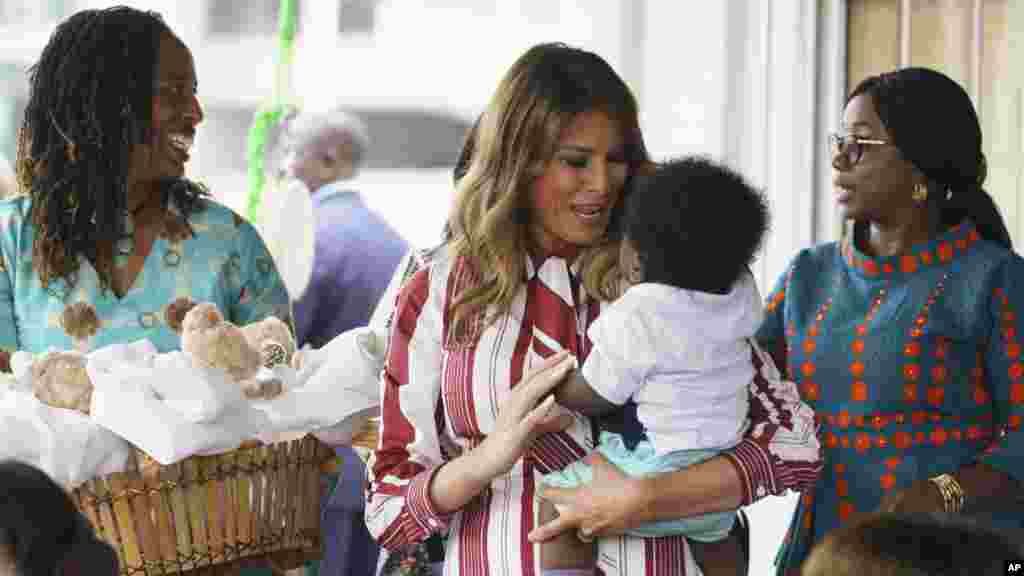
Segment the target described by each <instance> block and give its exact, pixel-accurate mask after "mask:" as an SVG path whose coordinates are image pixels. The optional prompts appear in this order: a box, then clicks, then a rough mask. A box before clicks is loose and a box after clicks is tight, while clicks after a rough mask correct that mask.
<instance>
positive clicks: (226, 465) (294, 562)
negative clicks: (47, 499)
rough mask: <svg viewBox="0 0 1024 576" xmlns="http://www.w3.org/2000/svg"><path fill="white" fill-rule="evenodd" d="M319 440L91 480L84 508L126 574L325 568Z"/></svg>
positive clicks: (80, 499)
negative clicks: (310, 564) (321, 562)
mask: <svg viewBox="0 0 1024 576" xmlns="http://www.w3.org/2000/svg"><path fill="white" fill-rule="evenodd" d="M331 456H332V453H331V451H330V450H329V449H327V448H326V447H325V446H323V445H322V444H321V443H320V442H319V441H318V440H316V439H315V438H314V437H312V436H306V437H305V438H303V439H301V440H294V441H291V442H280V443H277V444H271V445H257V446H250V447H243V448H239V449H238V450H235V451H233V452H229V453H227V454H221V455H217V456H196V457H192V458H188V459H186V460H184V461H182V462H180V463H177V464H174V465H171V466H157V467H155V468H146V467H142V468H141V470H142V471H133V472H122V473H117V474H111V475H109V476H106V477H103V478H98V479H94V480H90V481H89V482H87V483H85V484H83V485H81V486H80V487H78V488H77V489H75V490H73V491H72V497H73V499H74V500H75V503H76V505H77V506H78V508H79V509H80V510H81V511H82V512H83V513H84V514H85V515H86V516H87V517H88V518H89V520H90V521H91V522H92V524H93V526H94V527H95V529H96V531H97V533H98V534H99V536H100V537H101V538H103V539H104V540H106V541H107V542H109V543H110V544H111V545H112V546H113V547H114V549H115V550H116V551H117V555H118V559H119V560H120V563H121V574H123V575H125V576H128V575H135V574H145V575H150V574H182V573H189V574H231V573H237V571H238V570H239V569H240V567H241V566H244V565H247V564H252V563H253V562H254V561H263V562H266V563H268V564H269V565H271V566H273V567H275V568H276V569H277V570H287V569H291V568H296V567H299V566H301V565H302V563H304V562H305V561H307V560H313V559H318V558H320V555H321V552H320V485H319V482H320V467H321V464H322V463H323V462H325V461H327V460H328V459H329V458H330V457H331Z"/></svg>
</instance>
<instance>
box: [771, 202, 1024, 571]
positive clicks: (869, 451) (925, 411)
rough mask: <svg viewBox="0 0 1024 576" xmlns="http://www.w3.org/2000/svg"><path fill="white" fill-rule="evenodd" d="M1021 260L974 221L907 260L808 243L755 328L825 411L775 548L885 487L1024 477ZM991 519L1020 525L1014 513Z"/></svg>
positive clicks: (797, 552)
mask: <svg viewBox="0 0 1024 576" xmlns="http://www.w3.org/2000/svg"><path fill="white" fill-rule="evenodd" d="M1022 313H1024V260H1022V259H1021V258H1020V257H1019V256H1017V255H1016V254H1014V253H1012V252H1009V251H1007V250H1005V249H1003V248H1002V247H999V246H997V245H995V244H993V243H990V242H987V241H984V240H982V239H980V238H979V236H978V233H977V231H976V230H975V228H974V227H973V225H971V224H970V223H969V222H965V223H963V224H961V225H959V226H957V227H955V228H953V229H951V230H949V231H948V232H946V233H945V234H943V235H942V236H940V237H938V238H936V239H935V240H933V241H932V242H929V243H927V244H922V245H920V246H918V247H917V248H916V250H914V252H913V253H912V254H907V255H902V256H894V257H888V258H870V257H868V256H866V255H864V254H863V253H862V252H860V251H859V250H857V249H856V248H855V247H853V246H852V245H851V243H850V242H849V241H844V242H842V243H831V244H825V245H822V246H818V247H815V248H812V249H809V250H804V251H802V252H801V253H800V254H799V255H797V257H796V258H795V260H794V261H793V263H792V264H791V266H790V268H789V270H788V272H787V273H786V274H785V275H784V276H783V278H782V279H781V280H780V281H779V283H778V285H777V286H776V288H775V289H774V291H773V292H772V293H771V294H770V295H769V296H768V299H767V309H766V321H765V324H764V325H763V327H762V329H761V330H760V332H759V334H758V338H759V340H760V341H761V342H762V343H763V344H764V345H765V346H766V348H767V349H770V350H774V351H778V352H780V353H784V354H785V366H786V369H787V372H788V374H789V376H790V378H791V379H793V380H794V381H795V382H797V384H798V385H799V387H800V390H801V394H802V396H803V399H804V400H805V401H806V402H807V403H808V404H810V405H811V406H812V407H813V408H814V410H815V411H816V413H817V418H818V422H819V426H820V432H819V435H820V438H821V441H822V447H823V450H824V457H825V459H824V465H825V468H824V470H823V471H822V476H821V478H820V480H819V482H818V484H817V486H816V488H815V490H814V492H813V493H807V494H804V495H803V496H802V498H801V501H800V504H799V506H798V508H797V512H796V515H795V516H794V519H793V523H792V525H791V526H790V530H789V533H788V535H787V537H786V540H785V542H784V544H783V549H782V551H781V553H780V556H779V571H780V573H782V574H791V573H796V570H797V568H798V567H799V565H800V563H801V562H802V561H803V559H804V558H805V557H806V555H807V553H808V551H809V548H810V546H811V545H813V544H814V542H816V541H818V540H819V539H820V538H821V537H822V536H823V535H824V534H825V533H826V532H828V531H830V530H832V529H834V528H836V527H838V526H840V525H841V524H842V523H843V522H844V520H845V519H846V518H847V517H848V516H849V515H850V514H851V513H852V512H854V511H858V512H862V511H872V510H874V509H876V508H877V507H878V504H879V503H880V501H881V499H882V497H883V496H884V495H885V494H886V493H887V492H889V491H892V490H899V489H902V488H905V487H907V486H908V485H909V484H911V483H912V482H914V481H917V480H922V479H925V478H929V477H931V476H935V475H937V474H941V473H943V472H953V471H955V470H957V469H958V468H960V467H962V466H964V465H967V464H971V463H972V462H975V461H982V462H984V463H986V464H988V465H991V466H992V467H994V468H996V469H998V470H1000V471H1002V472H1005V473H1006V474H1008V475H1010V476H1011V477H1015V478H1016V479H1018V480H1022V481H1024V432H1022V431H1021V419H1022V417H1024V356H1022V355H1021V345H1022V343H1024V333H1022V332H1021V328H1022V324H1021V322H1020V318H1019V317H1018V314H1022ZM992 520H993V522H994V523H996V524H1000V525H1004V526H1006V527H1016V528H1020V527H1022V526H1024V516H1022V515H1021V513H1020V511H1019V510H1017V511H1012V512H1011V511H1007V512H1005V513H1002V514H1000V515H996V516H994V517H993V518H992Z"/></svg>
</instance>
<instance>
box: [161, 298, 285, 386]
mask: <svg viewBox="0 0 1024 576" xmlns="http://www.w3.org/2000/svg"><path fill="white" fill-rule="evenodd" d="M181 349H182V351H184V352H185V353H187V354H189V355H190V356H191V357H192V358H193V359H194V360H195V361H197V362H199V363H200V364H202V365H203V366H206V367H210V368H220V369H222V370H224V371H225V372H227V374H228V376H229V377H230V378H231V379H232V380H234V381H235V382H237V383H238V384H239V385H240V386H241V387H242V391H243V393H244V394H245V395H246V397H248V398H273V397H275V396H277V395H279V394H281V392H283V389H282V385H281V382H280V380H277V379H269V380H268V379H257V378H255V377H256V373H257V372H259V369H260V367H261V366H265V367H268V368H269V367H272V366H274V365H275V364H285V365H287V364H289V362H290V360H291V356H292V355H293V354H294V353H295V341H294V339H293V338H292V334H291V330H290V329H289V328H288V325H287V324H285V323H284V322H282V321H281V320H279V319H277V318H275V317H272V316H271V317H267V318H265V319H263V320H260V321H259V322H254V323H252V324H248V325H246V326H241V327H240V326H236V325H235V324H232V323H231V322H228V321H227V320H225V319H224V316H223V315H221V313H220V310H218V309H217V306H216V305H214V304H212V303H209V302H201V303H198V304H196V305H195V306H193V307H192V309H190V310H189V311H188V312H187V313H186V314H185V318H184V320H183V321H182V325H181Z"/></svg>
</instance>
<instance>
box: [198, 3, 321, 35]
mask: <svg viewBox="0 0 1024 576" xmlns="http://www.w3.org/2000/svg"><path fill="white" fill-rule="evenodd" d="M280 6H281V2H280V0H209V1H208V2H207V3H206V22H207V24H206V33H207V35H209V36H214V37H215V36H227V37H233V36H273V35H274V34H275V33H276V32H277V18H278V14H279V12H280ZM295 10H296V12H297V13H298V14H296V26H297V29H296V32H298V31H299V30H301V27H302V26H301V25H302V18H301V13H302V2H300V1H299V0H295Z"/></svg>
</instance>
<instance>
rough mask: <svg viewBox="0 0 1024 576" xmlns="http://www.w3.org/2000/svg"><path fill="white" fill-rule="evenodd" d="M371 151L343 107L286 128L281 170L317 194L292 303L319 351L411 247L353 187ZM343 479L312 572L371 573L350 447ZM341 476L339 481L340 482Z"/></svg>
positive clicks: (328, 508)
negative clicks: (306, 263) (306, 275)
mask: <svg viewBox="0 0 1024 576" xmlns="http://www.w3.org/2000/svg"><path fill="white" fill-rule="evenodd" d="M368 147H369V137H368V135H367V131H366V126H365V125H364V123H363V122H362V121H361V120H360V119H359V118H357V117H356V116H354V115H352V114H349V113H347V112H344V111H341V110H331V111H327V112H308V111H299V112H298V113H296V114H294V115H292V116H291V117H290V118H289V119H288V121H287V124H286V127H285V130H284V135H283V142H282V145H281V146H280V147H279V150H280V152H279V154H280V155H281V156H282V157H281V158H277V159H276V163H277V165H278V166H279V167H280V170H281V171H282V172H283V174H281V176H283V177H284V178H286V179H297V180H299V181H301V182H302V183H303V184H305V186H306V188H307V189H308V190H309V192H310V193H311V194H312V200H313V207H314V216H315V217H316V233H315V249H314V258H313V272H312V278H311V279H310V283H309V286H308V287H307V288H306V291H305V292H304V293H303V294H302V295H301V296H300V297H299V298H298V300H297V301H296V302H295V305H294V313H295V320H296V324H295V327H296V340H297V342H298V344H299V346H307V345H308V346H311V347H313V348H321V347H323V346H324V345H325V344H327V343H328V342H330V341H331V340H332V339H333V338H334V337H335V336H337V335H339V334H341V333H342V332H345V331H347V330H350V329H352V328H356V327H360V326H365V325H367V324H368V323H369V320H370V316H371V314H372V313H373V310H374V307H375V306H376V305H377V301H378V300H380V297H381V295H382V294H383V293H384V290H385V289H386V288H387V286H388V282H389V281H390V280H391V277H392V274H393V273H394V271H395V269H396V267H397V266H398V263H399V261H400V260H401V259H402V256H404V255H405V254H406V253H408V252H409V245H408V243H407V242H406V241H405V240H404V239H403V238H402V237H401V236H400V235H399V234H398V232H397V231H395V229H394V228H392V227H391V225H390V224H388V223H387V222H386V221H385V220H384V219H383V218H382V217H381V216H380V215H379V214H378V213H377V212H375V211H373V210H371V209H370V208H369V207H368V206H367V204H366V202H365V201H364V199H363V198H362V196H361V195H360V194H359V192H358V191H356V190H354V189H353V188H352V187H351V186H350V182H351V180H352V179H353V178H354V177H355V176H356V175H357V174H358V173H359V170H360V168H362V165H363V161H364V159H365V157H366V153H367V149H368ZM333 448H334V450H335V453H336V454H337V456H338V457H339V458H340V460H341V462H340V469H339V470H338V474H337V475H335V474H333V473H332V474H330V475H328V476H326V477H325V478H324V485H323V488H324V491H325V498H326V500H327V501H326V503H325V507H324V511H323V514H324V517H323V524H322V525H323V532H324V543H325V546H324V557H323V560H322V561H321V562H319V563H312V564H310V565H309V567H308V568H307V571H308V572H309V573H310V574H317V573H319V574H323V575H332V576H333V575H339V576H340V575H346V576H348V575H353V576H358V575H372V574H373V573H374V572H375V570H376V565H377V558H378V555H379V547H378V546H377V543H376V542H375V541H374V540H373V538H371V537H370V533H369V532H368V531H367V529H366V524H365V523H364V522H363V509H364V498H363V481H362V479H363V478H365V477H366V467H365V466H364V464H363V461H362V459H360V457H359V455H358V454H357V453H356V452H355V451H354V450H353V449H352V448H351V447H349V446H334V447H333ZM339 479H340V480H341V481H340V482H339Z"/></svg>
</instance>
